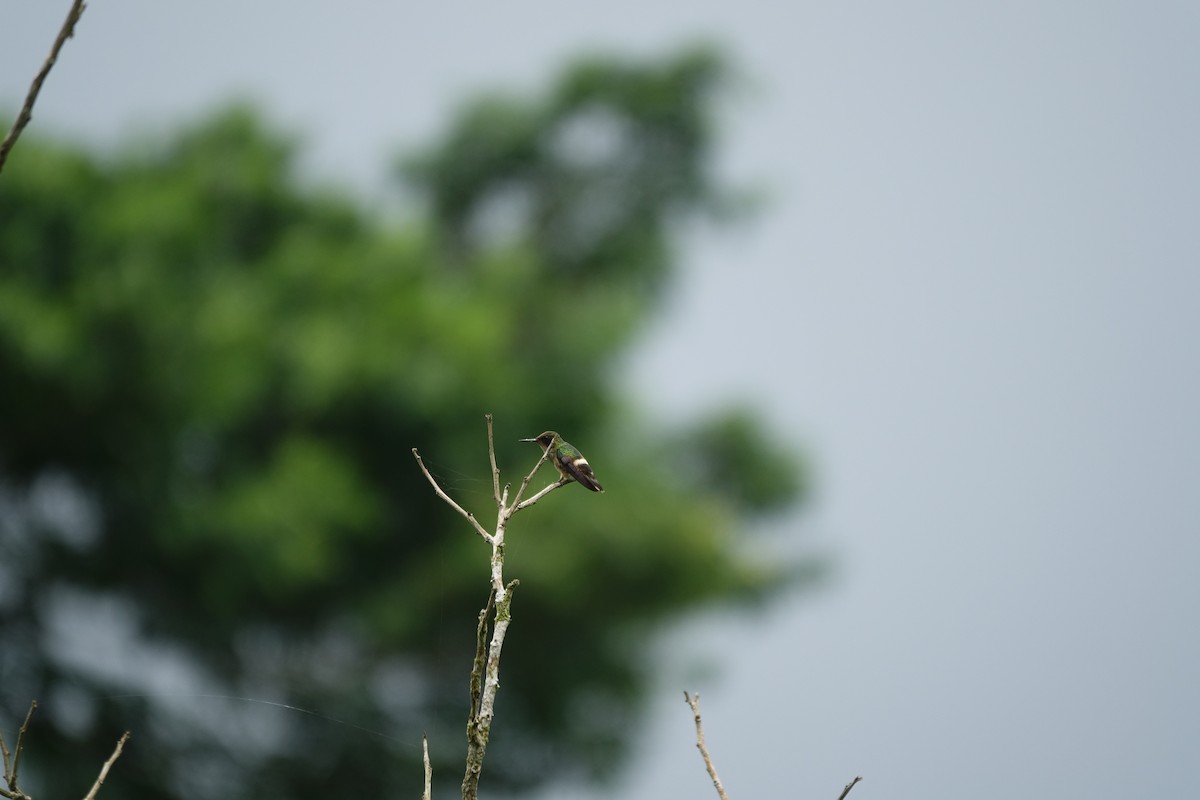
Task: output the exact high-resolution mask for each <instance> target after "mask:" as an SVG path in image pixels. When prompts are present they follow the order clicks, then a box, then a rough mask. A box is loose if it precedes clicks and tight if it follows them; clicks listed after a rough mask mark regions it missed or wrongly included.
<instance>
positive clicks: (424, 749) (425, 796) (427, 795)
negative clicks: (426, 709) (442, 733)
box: [421, 734, 433, 800]
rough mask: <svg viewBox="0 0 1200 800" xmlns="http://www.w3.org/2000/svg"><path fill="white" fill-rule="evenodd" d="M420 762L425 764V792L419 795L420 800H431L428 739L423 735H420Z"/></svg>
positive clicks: (431, 784)
mask: <svg viewBox="0 0 1200 800" xmlns="http://www.w3.org/2000/svg"><path fill="white" fill-rule="evenodd" d="M421 760H422V761H424V762H425V791H423V792H422V793H421V800H432V798H433V767H432V766H431V765H430V764H429V737H428V736H426V735H425V734H422V735H421Z"/></svg>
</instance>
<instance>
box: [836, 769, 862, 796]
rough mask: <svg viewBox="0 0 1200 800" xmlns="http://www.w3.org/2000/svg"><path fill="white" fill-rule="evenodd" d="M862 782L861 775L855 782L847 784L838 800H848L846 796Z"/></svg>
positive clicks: (857, 776) (855, 777)
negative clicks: (855, 785)
mask: <svg viewBox="0 0 1200 800" xmlns="http://www.w3.org/2000/svg"><path fill="white" fill-rule="evenodd" d="M861 780H862V776H861V775H855V776H854V780H852V781H850V782H849V783H847V784H846V788H845V789H842V793H841V794H839V795H838V800H846V795H848V794H850V790H851V789H853V788H854V784H856V783H858V782H859V781H861Z"/></svg>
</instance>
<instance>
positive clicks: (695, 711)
mask: <svg viewBox="0 0 1200 800" xmlns="http://www.w3.org/2000/svg"><path fill="white" fill-rule="evenodd" d="M683 699H684V701H686V702H687V704H688V705H689V706H691V708H692V718H693V719H694V720H695V721H696V748H697V749H698V750H699V751H700V755H701V756H702V757H703V758H704V768H705V769H707V770H708V777H710V778H712V782H713V786H715V787H716V789H717V795H718V796H719V797H720V798H721V800H729V795H727V794H725V787H724V786H723V785H721V779H720V778H719V777H717V768H716V767H715V766H713V762H712V757H711V756H710V755H709V754H708V746H707V745H706V744H705V743H704V725H703V724H702V723H701V722H700V693H699V692H697V693H696V694H695V695H689V694H688V693H687V690H686V689H685V690H684V692H683Z"/></svg>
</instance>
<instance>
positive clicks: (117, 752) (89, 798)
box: [83, 731, 129, 800]
mask: <svg viewBox="0 0 1200 800" xmlns="http://www.w3.org/2000/svg"><path fill="white" fill-rule="evenodd" d="M128 741H129V731H125V732H124V733H123V734H121V738H120V739H118V740H117V746H116V747H115V748H114V749H113V752H112V755H111V756H109V757H108V761H105V762H104V766H103V767H101V768H100V775H99V776H97V778H96V782H95V783H93V784H92V790H91V791H90V792H88V793H87V795H86V796H85V797H84V798H83V800H96V792H98V791H100V787H101V786H103V785H104V779H105V778H107V777H108V771H109V770H110V769H112V765H113V764H115V763H116V761H117V759H118V758H120V757H121V751H122V750H124V749H125V743H126V742H128Z"/></svg>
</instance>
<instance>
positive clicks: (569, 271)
mask: <svg viewBox="0 0 1200 800" xmlns="http://www.w3.org/2000/svg"><path fill="white" fill-rule="evenodd" d="M725 74H726V70H725V68H724V66H723V64H722V61H721V59H720V58H718V56H717V55H716V54H715V53H714V52H712V51H709V50H701V49H697V50H690V51H686V52H683V53H681V54H679V55H677V56H675V57H673V58H670V59H666V60H664V61H662V62H659V63H652V64H631V63H624V62H618V61H614V60H606V59H596V60H590V61H586V62H583V63H580V64H578V65H576V66H574V67H572V68H570V69H568V70H566V72H565V73H564V74H563V75H562V76H561V77H560V79H559V80H558V81H557V83H556V84H555V85H554V86H553V88H552V89H551V90H550V91H549V93H548V95H547V96H545V97H543V98H541V99H537V100H528V99H514V98H507V97H500V96H496V95H492V96H488V97H486V98H485V99H483V100H480V101H478V102H476V103H474V104H471V105H469V106H467V107H466V108H465V110H464V111H463V112H462V113H461V114H460V115H459V116H458V118H457V119H456V120H455V121H454V123H453V124H452V125H451V127H450V129H449V130H448V132H447V133H446V134H445V136H444V138H443V140H442V141H441V142H440V143H439V144H437V145H435V146H432V147H430V148H429V149H428V150H426V151H425V152H423V153H421V154H418V155H417V156H416V157H413V158H409V159H406V160H405V161H404V162H403V166H402V168H401V171H402V174H403V176H404V179H405V180H406V181H407V183H408V185H409V186H410V187H411V188H412V189H413V191H414V192H415V193H416V196H417V197H419V198H422V199H423V200H424V201H425V202H426V211H427V213H425V214H424V215H414V217H413V219H410V220H408V221H407V222H406V223H405V224H396V223H394V222H391V221H387V220H381V219H380V218H379V215H376V214H371V213H367V212H365V211H364V210H362V209H361V208H360V207H358V206H356V205H355V204H354V203H352V202H350V201H348V200H347V199H345V198H344V197H343V196H341V195H338V194H335V193H331V192H329V191H323V190H320V189H315V188H313V187H311V186H308V185H306V184H304V183H303V182H301V181H299V180H298V179H297V177H296V175H295V170H294V161H295V146H294V144H293V143H292V142H291V141H289V140H288V139H287V138H286V137H281V136H280V135H278V134H277V133H274V132H272V131H270V130H267V129H265V127H264V125H263V123H262V122H261V120H260V119H259V118H258V116H257V115H256V114H255V113H253V112H252V111H251V110H249V109H247V108H244V107H235V108H232V109H228V110H226V111H224V112H222V113H219V114H217V115H215V116H213V117H211V118H209V119H207V120H205V121H203V122H201V123H200V124H198V125H195V126H193V127H190V128H189V129H187V130H185V131H183V132H182V133H180V134H178V135H175V136H173V137H170V138H167V139H165V140H161V141H159V140H156V141H150V142H146V141H143V142H140V143H138V145H137V146H136V147H131V148H128V149H127V150H126V151H125V152H124V153H123V154H122V155H119V156H115V157H108V158H101V157H97V156H94V155H91V154H88V153H86V152H83V151H80V150H78V149H76V148H72V147H64V146H53V145H50V144H47V143H39V142H37V141H36V140H34V139H33V138H32V137H28V138H27V139H26V140H25V141H23V142H22V146H21V149H20V151H19V152H18V153H17V154H16V157H15V158H14V159H12V161H11V162H10V164H9V165H8V169H7V171H6V173H5V175H4V177H3V180H0V630H2V631H3V634H2V636H3V642H2V646H0V676H2V680H0V702H2V707H0V718H2V719H3V721H4V723H5V724H7V725H13V724H15V722H16V721H18V720H19V719H20V718H21V717H22V715H23V711H24V708H25V706H26V703H27V702H28V700H29V699H30V698H34V697H36V698H38V699H39V700H40V701H41V702H42V704H43V709H44V710H43V718H42V720H41V722H40V724H39V725H38V726H36V727H35V730H34V734H33V738H32V739H31V741H30V747H29V750H28V752H27V755H26V759H27V761H26V764H27V766H26V769H25V770H24V774H25V775H26V776H27V780H28V781H29V782H30V784H31V785H29V788H30V790H31V791H33V793H34V794H37V795H41V796H67V795H69V794H70V793H72V792H75V793H78V792H79V791H80V790H81V787H86V786H87V785H89V784H90V781H91V779H92V778H93V777H94V773H95V770H96V768H97V767H98V765H99V764H100V763H101V761H102V760H103V758H104V757H105V755H106V754H107V752H108V749H109V748H110V747H111V745H112V742H113V740H115V737H116V734H117V732H118V731H119V730H122V729H125V728H132V729H133V730H134V732H135V739H134V744H133V745H131V746H130V748H128V749H127V751H126V755H125V757H124V758H123V759H122V761H121V762H120V764H119V766H118V768H117V769H116V770H114V772H113V773H112V775H111V776H110V779H109V785H108V786H106V787H105V793H106V794H112V795H113V796H121V797H188V798H197V797H222V798H236V797H247V798H249V797H255V798H260V797H280V798H282V797H304V796H314V795H316V794H318V793H328V792H329V791H330V790H331V789H333V790H334V792H335V794H337V795H340V796H347V797H350V796H356V797H370V796H385V795H395V794H397V793H398V792H399V793H403V792H407V791H410V790H411V787H412V786H414V785H416V782H417V781H418V780H419V777H418V776H419V772H418V769H417V767H416V762H417V760H418V758H419V751H418V750H417V749H416V747H415V746H414V745H415V743H416V742H419V737H420V733H421V731H422V730H428V731H429V732H430V734H431V739H432V742H433V752H434V755H435V757H436V758H437V760H438V764H437V769H438V774H439V775H441V776H442V778H441V779H440V780H442V781H449V780H454V781H457V779H458V776H459V775H460V774H461V763H462V762H461V756H462V753H463V752H464V750H465V745H464V744H463V735H462V729H463V721H464V719H465V713H466V699H467V687H466V677H467V671H468V669H469V661H470V653H471V652H472V648H473V637H474V628H475V619H476V615H477V613H478V609H479V608H480V606H481V605H482V602H483V600H484V598H485V596H486V593H487V578H486V576H487V549H486V547H485V545H484V544H483V543H482V542H480V541H479V540H478V538H477V537H476V536H475V535H474V533H472V531H471V530H470V528H469V527H468V526H466V524H465V523H464V522H463V520H461V519H460V518H458V517H457V516H455V515H454V514H453V513H452V512H451V511H450V510H449V509H447V508H446V507H445V506H444V505H442V504H441V502H440V501H438V500H437V499H436V498H435V497H434V495H433V494H432V492H431V491H430V490H429V487H428V485H427V484H426V483H425V481H424V480H423V479H422V478H421V476H420V474H419V472H418V471H417V469H416V466H415V464H414V462H413V460H412V458H411V455H410V453H409V450H410V448H412V447H413V446H418V447H420V449H421V450H422V452H423V454H425V455H426V457H427V459H428V461H429V462H430V463H431V466H432V468H433V469H434V471H435V472H436V473H437V474H438V475H439V476H440V478H441V480H442V481H443V482H444V484H445V485H447V487H448V488H449V489H450V490H451V491H452V492H453V493H454V494H455V495H456V496H457V497H458V498H460V499H461V500H462V501H463V502H464V503H465V504H466V505H467V506H468V507H470V508H472V509H473V510H474V511H475V512H476V513H477V514H478V515H479V516H480V517H481V518H482V519H485V520H486V519H489V518H490V517H491V515H492V514H493V513H494V510H493V509H492V506H491V498H490V494H491V492H490V477H489V473H488V470H487V459H486V452H487V451H486V440H485V436H484V425H483V414H484V412H485V411H491V412H493V413H494V414H495V416H496V420H497V438H498V441H497V447H498V456H499V458H500V463H501V466H502V468H504V469H506V470H507V471H506V473H505V476H504V477H505V479H506V480H512V481H517V480H519V478H520V475H521V474H523V471H524V470H527V469H528V468H529V467H530V466H532V464H533V463H534V462H535V461H536V459H537V457H538V451H537V448H536V447H534V446H532V445H528V444H518V443H517V441H516V440H517V439H518V438H520V437H524V436H532V435H535V434H537V433H539V432H541V431H542V430H544V429H546V428H555V429H558V430H560V431H562V432H563V433H564V434H565V435H566V436H567V437H568V438H570V439H571V440H572V441H573V442H575V443H576V444H578V445H579V446H580V447H582V448H583V449H584V450H585V452H587V453H588V455H589V457H590V458H591V460H592V464H593V465H594V467H595V468H596V470H597V473H598V475H599V476H600V478H601V480H602V481H603V482H604V484H605V486H606V487H607V489H608V492H607V494H605V495H603V496H592V495H590V494H588V493H586V492H582V491H579V492H576V491H573V490H571V489H570V488H569V487H568V489H566V490H564V491H562V492H559V493H557V494H555V495H552V496H551V497H550V498H548V499H547V500H546V501H545V502H543V503H542V504H541V505H539V506H538V507H537V508H536V509H533V510H531V511H530V512H527V513H525V514H523V515H522V516H521V517H519V518H518V520H517V521H516V524H515V526H514V528H513V530H512V533H511V535H510V544H509V559H508V569H509V574H510V575H512V576H516V577H519V578H520V579H521V588H520V590H519V591H518V593H517V595H516V601H515V605H514V609H515V611H514V619H515V623H514V627H513V629H512V631H511V634H510V636H509V639H508V647H507V649H506V652H505V659H504V662H503V679H504V680H503V687H502V689H501V692H500V696H499V706H498V715H499V716H498V722H497V724H496V727H495V729H494V733H493V741H492V748H491V753H490V754H489V756H490V757H489V760H488V766H487V770H486V771H485V775H484V778H485V786H486V785H490V786H491V787H492V788H493V789H499V788H504V787H508V788H519V787H530V786H532V785H536V784H538V783H539V782H542V781H545V780H548V779H551V778H554V777H556V776H562V775H565V774H589V775H601V774H604V773H605V772H606V771H609V770H610V768H611V767H612V766H613V765H614V764H615V763H617V762H618V761H619V758H620V756H621V755H622V754H623V753H624V752H625V750H626V749H627V748H628V747H629V746H630V745H631V744H632V743H634V742H635V741H636V738H637V735H636V731H637V729H638V724H637V720H638V714H639V708H640V701H641V700H642V695H643V693H644V691H645V688H646V686H647V679H648V677H649V675H650V673H651V672H652V670H653V668H654V661H653V658H652V657H651V652H652V651H651V650H650V649H649V648H650V644H651V641H652V636H651V634H652V633H653V631H654V629H655V628H654V624H655V623H657V622H659V621H662V620H665V619H670V618H675V617H678V616H679V615H681V614H683V613H684V612H687V611H690V610H693V609H696V608H697V607H699V606H701V605H702V604H705V603H712V602H716V601H723V600H729V599H733V598H743V599H745V598H751V599H754V598H764V597H766V596H768V595H770V594H771V593H773V592H775V591H776V590H778V589H779V588H780V587H782V586H783V585H785V584H786V583H787V582H788V581H789V580H791V579H794V578H795V577H796V576H797V575H798V574H807V573H805V572H804V570H805V569H806V568H807V567H810V566H811V565H807V567H806V566H805V565H800V566H797V565H789V566H786V567H780V566H779V565H778V564H774V565H768V564H764V563H759V562H757V561H754V560H752V559H750V558H748V557H747V556H746V555H745V554H744V552H743V551H742V550H741V549H740V548H739V547H738V543H737V541H736V531H737V530H738V528H739V526H740V525H741V524H742V523H744V522H745V521H747V520H748V519H749V518H751V517H754V516H755V515H760V514H762V513H765V512H769V511H772V510H774V509H777V508H780V507H783V506H786V505H788V504H790V503H792V502H793V501H795V500H796V499H797V498H798V496H799V494H800V491H801V489H802V486H801V480H800V473H799V471H798V469H797V462H796V461H795V459H794V458H793V457H792V456H790V455H789V454H787V453H786V452H785V451H783V450H781V449H779V448H778V447H777V446H775V445H774V444H773V440H772V438H771V437H770V436H768V435H766V434H765V433H764V432H763V431H762V430H761V429H760V428H759V427H758V426H757V424H756V423H755V422H754V419H753V417H751V416H749V415H747V414H745V413H743V412H737V411H734V412H729V413H728V414H724V415H720V416H719V417H718V418H717V419H714V420H701V421H699V422H697V423H695V425H694V426H692V427H691V428H690V429H689V428H687V427H682V426H678V425H676V426H671V427H670V429H669V430H664V428H663V426H661V425H654V424H652V423H651V422H650V421H647V420H645V419H644V418H643V417H642V416H641V415H639V414H637V413H636V412H635V411H634V410H633V409H632V408H631V404H630V400H629V399H628V398H623V397H620V396H619V395H618V394H617V393H616V392H615V391H614V388H613V374H614V372H615V371H616V368H618V367H619V366H620V358H621V357H622V355H624V354H625V353H626V352H627V351H628V349H629V347H630V346H631V343H632V342H633V341H634V337H635V335H636V334H637V332H638V330H639V329H640V327H641V326H643V325H644V323H645V322H646V321H647V320H648V319H650V318H651V316H652V315H653V314H654V313H655V310H656V308H657V306H658V303H659V301H660V299H661V297H662V293H663V291H664V288H665V287H666V286H667V279H668V278H669V277H670V274H671V271H672V267H673V266H674V261H673V257H672V248H671V237H672V234H673V232H674V229H675V228H677V227H678V225H679V223H681V222H683V221H686V220H687V219H688V218H689V217H690V216H693V215H695V214H696V213H697V212H701V211H705V210H712V209H719V208H720V207H721V206H722V204H723V203H724V202H725V199H724V198H723V197H722V195H721V192H720V190H719V187H716V186H714V185H713V182H712V181H711V179H710V176H709V166H710V157H711V148H712V144H713V127H712V124H713V120H712V113H713V99H714V95H715V93H716V91H717V90H718V89H719V88H720V86H721V84H722V82H723V80H724V76H725ZM672 379H674V376H671V375H664V376H663V380H672ZM648 390H649V391H652V390H653V387H648ZM677 467H682V468H677ZM550 478H551V474H550V472H549V471H547V472H546V473H543V476H542V479H543V480H544V481H548V480H550ZM540 483H541V481H539V485H540ZM197 695H233V696H237V697H246V698H252V699H254V700H265V701H271V702H275V703H286V704H294V705H297V706H301V707H303V708H305V709H307V710H310V711H314V712H317V713H318V714H324V715H328V716H332V717H336V718H337V719H338V720H345V721H352V722H353V725H354V726H360V727H361V728H366V729H370V730H371V731H375V732H377V733H378V734H382V735H374V734H370V733H367V732H365V731H363V730H361V729H360V728H356V727H351V726H338V725H336V724H335V723H332V722H330V721H328V720H325V719H321V718H318V717H314V716H312V715H302V714H299V713H287V712H285V711H283V710H278V709H275V708H273V707H271V708H263V707H262V706H261V705H256V704H255V703H251V702H247V701H240V700H231V699H222V698H220V697H212V696H209V697H199V696H197ZM448 776H454V777H453V778H451V777H448ZM35 780H39V781H40V784H37V785H32V784H33V782H34V781H35Z"/></svg>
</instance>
